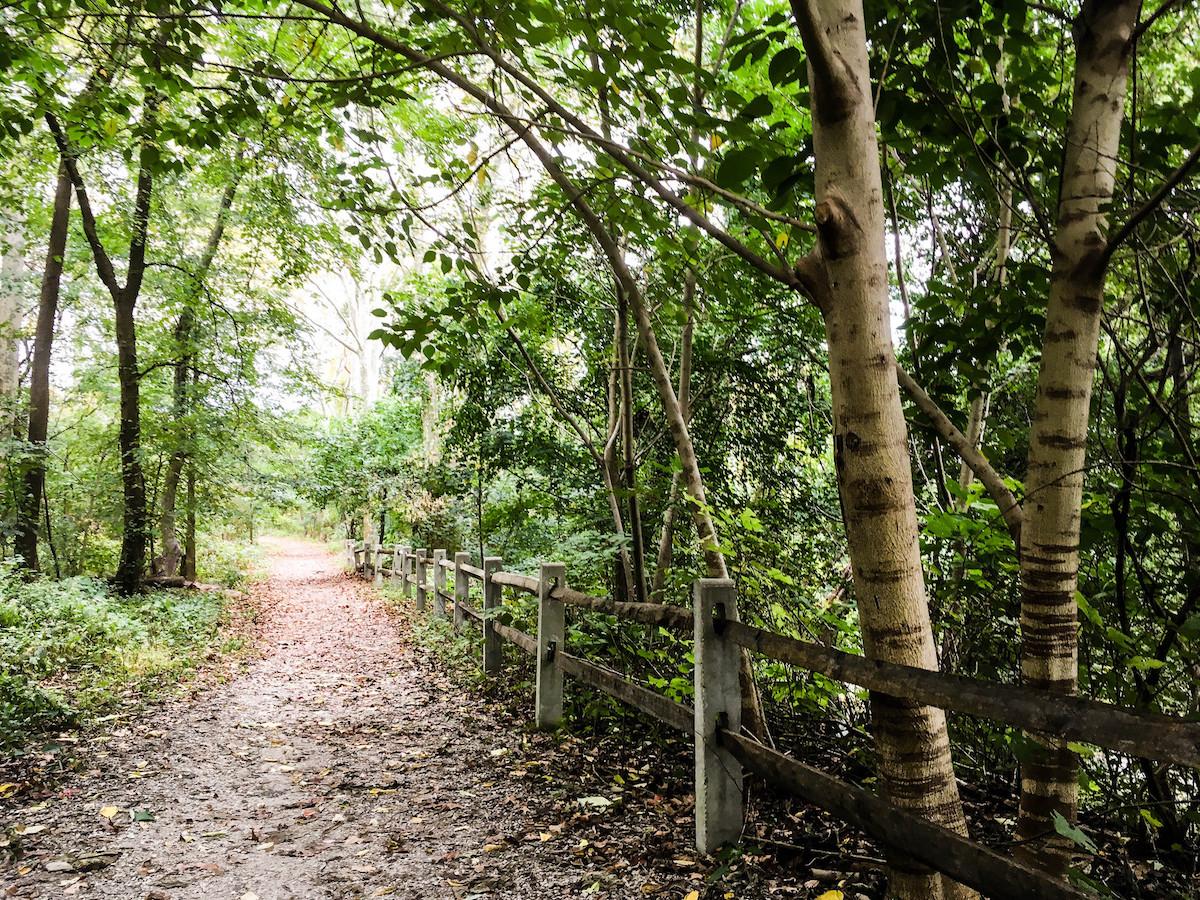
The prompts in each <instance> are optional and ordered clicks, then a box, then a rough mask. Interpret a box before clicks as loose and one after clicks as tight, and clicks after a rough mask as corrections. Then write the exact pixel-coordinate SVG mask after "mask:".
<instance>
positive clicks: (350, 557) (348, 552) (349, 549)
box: [344, 538, 354, 572]
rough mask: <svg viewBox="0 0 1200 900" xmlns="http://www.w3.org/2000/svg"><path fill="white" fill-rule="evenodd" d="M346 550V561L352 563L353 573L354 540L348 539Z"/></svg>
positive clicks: (352, 569)
mask: <svg viewBox="0 0 1200 900" xmlns="http://www.w3.org/2000/svg"><path fill="white" fill-rule="evenodd" d="M344 549H345V550H346V559H347V561H348V562H349V563H350V571H351V572H353V571H354V540H353V539H352V538H346V543H345V548H344Z"/></svg>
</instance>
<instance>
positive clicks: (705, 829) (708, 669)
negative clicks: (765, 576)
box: [692, 578, 743, 853]
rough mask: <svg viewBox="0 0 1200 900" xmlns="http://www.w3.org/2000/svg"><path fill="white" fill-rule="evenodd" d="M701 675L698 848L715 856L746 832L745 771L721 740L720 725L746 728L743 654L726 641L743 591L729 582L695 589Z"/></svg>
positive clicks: (708, 582) (707, 581)
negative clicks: (725, 628) (725, 629)
mask: <svg viewBox="0 0 1200 900" xmlns="http://www.w3.org/2000/svg"><path fill="white" fill-rule="evenodd" d="M692 610H693V615H694V617H695V625H694V628H695V635H694V637H695V661H696V662H695V674H696V707H695V708H696V726H695V732H696V733H695V739H696V849H697V850H699V851H700V852H701V853H712V852H713V851H714V850H716V849H717V848H718V847H720V846H722V845H723V844H728V843H732V842H734V841H736V840H738V838H739V837H740V836H741V833H742V816H743V812H742V766H741V763H739V762H738V761H737V759H735V758H734V756H733V754H731V753H730V752H729V751H728V750H727V749H725V748H723V747H721V746H720V744H719V743H718V739H717V728H718V726H719V727H721V728H724V729H726V730H728V731H730V732H734V733H736V732H737V731H738V729H739V728H740V727H741V718H742V697H741V690H740V688H739V684H738V667H739V666H738V664H739V656H740V652H741V651H740V649H739V648H738V645H737V644H735V643H734V642H733V641H730V640H727V639H726V638H724V637H722V636H721V633H720V627H721V622H722V621H724V620H728V621H737V590H736V588H735V587H734V584H733V582H732V581H731V580H729V579H728V578H701V579H699V580H697V581H696V582H695V584H694V586H693V589H692Z"/></svg>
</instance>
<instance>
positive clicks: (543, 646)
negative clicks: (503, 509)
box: [346, 540, 1200, 900]
mask: <svg viewBox="0 0 1200 900" xmlns="http://www.w3.org/2000/svg"><path fill="white" fill-rule="evenodd" d="M346 562H347V564H348V565H349V566H350V567H351V568H352V569H353V570H354V571H356V572H360V573H362V574H364V575H365V576H366V577H372V578H373V579H374V581H375V584H377V585H382V584H383V582H384V579H385V578H386V579H388V580H390V581H393V582H399V584H400V585H401V586H402V589H403V593H404V596H405V597H408V598H412V597H413V591H414V590H415V594H416V596H415V604H416V609H417V610H418V611H420V612H424V611H426V610H427V608H428V607H429V601H430V599H432V601H433V613H434V614H435V615H437V616H439V617H443V618H445V617H448V616H452V617H453V622H454V627H455V628H456V629H462V627H463V625H464V623H465V622H466V620H467V619H472V620H475V621H477V622H478V623H480V625H481V626H482V631H483V649H482V664H483V671H484V672H485V673H488V674H497V673H499V671H500V668H501V660H502V653H501V650H502V643H501V642H502V641H508V642H509V643H511V644H513V645H515V646H516V647H518V648H520V649H521V650H522V651H524V652H525V653H528V654H529V655H530V656H532V657H533V658H534V661H535V666H536V675H537V677H536V683H535V684H536V686H535V696H534V718H535V722H536V725H537V727H539V728H545V729H551V728H556V727H558V726H559V724H560V722H561V720H562V714H563V679H564V676H568V675H569V676H570V677H571V678H574V679H576V680H578V681H582V682H584V683H586V684H588V685H591V686H592V687H594V688H597V689H598V690H600V691H603V692H604V693H606V694H609V695H611V696H613V697H615V698H616V699H618V700H620V701H622V702H624V703H627V704H629V705H630V706H633V707H635V708H636V709H638V710H640V711H641V712H642V713H644V714H646V715H648V716H649V717H650V718H652V719H655V720H657V721H659V722H662V723H665V724H666V725H669V726H671V727H673V728H676V729H678V730H679V731H682V732H684V733H685V734H690V735H691V736H692V738H693V740H694V742H695V761H696V769H695V772H696V776H695V777H696V780H695V797H696V804H695V816H696V847H697V849H698V850H700V851H701V852H702V853H711V852H712V851H714V850H716V849H717V848H719V847H721V846H722V845H725V844H730V843H735V842H737V841H738V840H739V839H740V838H741V834H742V830H743V827H744V809H743V791H742V781H743V775H744V772H752V773H754V774H755V775H757V776H759V777H761V778H763V779H764V780H765V781H766V782H767V783H768V784H770V785H771V786H773V787H775V788H778V789H782V790H785V791H788V792H790V793H793V794H795V795H797V796H799V797H801V798H803V799H805V800H807V801H808V802H810V803H812V804H814V805H815V806H818V807H820V808H821V809H823V810H825V811H826V812H829V813H831V814H832V815H834V816H836V817H838V818H840V819H842V820H843V821H845V822H847V823H849V824H851V825H853V826H855V827H857V828H858V829H860V830H861V831H863V832H864V833H865V834H867V835H868V836H869V837H871V838H873V839H874V840H876V841H878V842H879V843H880V844H881V845H882V846H884V847H886V848H888V850H889V851H891V852H893V853H896V854H900V855H903V856H906V857H908V858H910V859H912V860H915V861H916V862H918V863H921V864H924V865H926V866H928V867H929V868H931V869H933V870H936V871H938V872H942V873H945V874H946V875H949V876H950V877H951V878H953V879H955V880H956V881H959V882H961V883H963V884H966V885H968V886H970V887H973V888H975V889H976V890H978V891H980V892H981V893H982V894H984V895H985V896H988V897H996V898H1003V900H1031V898H1084V897H1086V896H1088V895H1087V894H1085V893H1083V892H1082V891H1081V890H1079V889H1078V888H1076V887H1074V886H1073V885H1071V884H1069V883H1068V882H1066V881H1063V880H1060V879H1057V878H1053V877H1051V876H1050V875H1047V874H1046V873H1044V872H1042V871H1039V870H1038V869H1035V868H1032V867H1030V866H1028V865H1025V864H1024V863H1021V862H1018V861H1017V860H1015V859H1012V858H1011V857H1009V856H1006V855H1004V854H1002V853H999V852H997V851H995V850H992V849H990V848H988V847H986V846H984V845H983V844H980V843H978V842H976V841H972V840H970V839H969V838H966V837H963V836H961V835H959V834H957V833H955V832H953V831H950V830H949V829H946V828H943V827H941V826H939V825H935V824H934V823H932V822H929V821H928V820H926V819H924V818H922V817H920V816H918V815H916V814H914V813H912V812H909V811H908V810H905V809H903V808H901V807H899V806H896V805H895V804H893V803H890V802H889V801H888V800H886V799H884V798H883V797H880V796H877V795H876V794H874V793H872V792H870V791H867V790H864V789H863V788H860V787H858V786H856V785H853V784H850V783H848V782H845V781H842V780H841V779H838V778H836V777H834V776H832V775H829V774H828V773H825V772H822V771H821V770H820V769H817V768H814V767H812V766H810V765H807V764H805V763H802V762H800V761H798V760H796V759H793V758H791V757H789V756H787V755H786V754H783V753H780V752H778V751H777V750H775V749H772V748H770V747H767V746H765V745H764V744H761V743H759V742H758V741H756V740H754V739H753V738H751V737H749V736H747V735H746V734H744V733H742V730H741V727H740V719H741V691H740V688H739V684H738V670H739V659H740V655H741V653H742V650H743V648H745V649H749V650H751V651H753V652H755V653H759V654H761V655H763V656H767V657H769V658H771V659H774V660H778V661H781V662H785V663H789V664H792V665H795V666H798V667H800V668H803V669H807V670H809V671H811V672H819V673H821V674H822V675H825V676H827V677H829V678H832V679H835V680H837V681H842V682H845V683H848V684H853V685H857V686H858V687H862V688H866V689H867V690H870V691H874V692H877V693H881V694H886V695H888V696H891V697H897V698H900V699H905V700H912V701H915V702H918V703H922V704H927V705H930V706H937V707H940V708H941V709H945V710H953V711H956V712H960V713H964V714H967V715H971V716H979V717H982V718H987V719H992V720H995V721H998V722H1004V723H1006V724H1008V725H1011V726H1013V727H1016V728H1021V729H1024V730H1026V731H1030V732H1034V733H1037V734H1043V735H1050V736H1055V737H1060V738H1065V739H1069V740H1073V741H1079V742H1083V743H1088V744H1094V745H1097V746H1100V747H1105V748H1108V749H1111V750H1116V751H1119V752H1122V753H1126V754H1129V755H1132V756H1138V757H1143V758H1146V759H1152V760H1159V761H1162V762H1169V763H1178V764H1181V765H1185V766H1191V767H1194V768H1200V721H1193V720H1188V719H1180V718H1175V717H1170V716H1163V715H1159V714H1156V713H1152V712H1146V711H1143V710H1136V709H1128V708H1124V707H1117V706H1112V705H1110V704H1106V703H1100V702H1097V701H1094V700H1088V699H1085V698H1083V697H1067V696H1063V695H1061V694H1052V693H1049V692H1046V691H1041V690H1036V689H1033V688H1027V687H1023V686H1019V685H1007V684H1000V683H996V682H989V681H981V680H977V679H971V678H963V677H960V676H956V675H947V674H943V673H941V672H936V671H930V670H926V669H918V668H913V667H909V666H902V665H897V664H895V663H888V662H883V661H880V660H873V659H866V658H864V657H862V656H857V655H855V654H852V653H845V652H842V651H840V650H835V649H833V648H831V647H826V646H823V645H821V644H814V643H809V642H806V641H801V640H797V639H795V638H791V637H787V636H785V635H781V634H776V633H774V632H770V631H765V630H763V629H761V628H755V627H752V626H750V625H748V624H746V623H743V622H741V621H740V620H739V618H738V607H737V591H736V588H735V585H734V583H733V582H732V581H730V580H728V579H715V578H701V579H699V580H697V581H696V582H695V584H694V585H693V589H692V605H691V608H687V607H683V606H677V605H672V604H658V603H630V602H622V601H616V600H612V599H610V598H607V597H595V596H591V595H588V594H584V593H581V592H580V591H577V590H574V589H572V588H569V587H568V586H567V583H566V568H565V566H564V565H562V564H561V563H542V564H541V566H540V568H539V571H538V575H537V577H533V576H529V575H519V574H516V573H514V572H505V571H504V570H503V565H502V560H501V559H500V558H499V557H487V558H485V559H484V560H483V565H482V566H475V565H472V563H471V555H470V554H469V553H455V554H454V556H453V558H450V557H448V556H447V553H446V551H445V550H434V551H432V553H430V552H429V551H427V550H425V549H421V548H418V549H416V550H414V549H413V548H411V547H404V546H399V545H396V546H393V547H391V548H385V547H383V546H382V545H379V544H376V545H374V546H371V547H367V546H359V545H356V544H355V542H354V541H349V540H348V541H346ZM387 562H391V565H390V566H389V565H387ZM430 573H432V579H430ZM448 579H449V580H451V581H452V584H453V588H452V589H447V583H448ZM475 582H478V583H479V585H480V587H481V595H482V605H481V607H479V608H477V607H475V606H472V605H471V603H470V599H471V588H472V585H473V583H475ZM504 588H509V589H510V590H514V591H519V592H523V593H526V594H531V595H533V596H535V597H536V598H537V601H538V629H537V634H536V635H531V634H526V633H525V632H523V631H520V630H518V629H516V628H513V627H511V626H509V625H505V624H504V623H502V622H500V621H498V620H497V619H496V611H498V610H499V608H500V607H501V606H502V603H503V596H502V594H503V589H504ZM568 606H576V607H582V608H585V609H591V610H594V611H597V612H602V613H607V614H609V615H613V616H616V617H617V618H619V619H628V620H631V621H634V622H640V623H642V624H645V625H654V626H660V627H663V628H666V629H669V630H671V631H675V632H680V633H683V634H685V635H690V636H691V637H692V640H693V641H694V658H695V695H694V701H695V705H694V706H691V707H689V706H686V705H684V704H682V703H678V702H676V701H674V700H671V699H670V698H668V697H665V696H663V695H662V694H659V693H657V692H655V691H652V690H650V689H649V688H647V687H644V686H643V685H641V684H638V683H636V682H634V681H631V680H629V679H628V678H627V677H625V676H624V675H622V674H620V673H618V672H614V671H612V670H610V669H607V668H605V667H603V666H599V665H596V664H595V663H592V662H589V661H587V660H585V659H582V658H580V657H577V656H573V655H571V654H569V653H567V652H566V651H565V649H564V648H565V647H566V607H568Z"/></svg>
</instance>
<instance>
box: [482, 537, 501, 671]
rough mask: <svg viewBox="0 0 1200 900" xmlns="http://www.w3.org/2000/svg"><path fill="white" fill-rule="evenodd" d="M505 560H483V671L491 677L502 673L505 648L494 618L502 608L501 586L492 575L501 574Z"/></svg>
mask: <svg viewBox="0 0 1200 900" xmlns="http://www.w3.org/2000/svg"><path fill="white" fill-rule="evenodd" d="M502 565H504V560H502V559H501V558H500V557H498V556H488V557H485V558H484V560H483V671H484V672H486V673H488V674H489V675H491V674H495V673H496V672H499V671H500V662H501V660H502V659H503V655H502V654H503V649H504V648H503V647H502V646H501V645H500V635H499V634H497V633H496V629H495V627H494V626H495V621H494V619H493V618H492V617H493V616H495V614H496V610H498V609H499V608H500V602H501V601H500V591H501V586H500V585H498V584H495V583H493V582H492V573H493V572H499V571H500V567H501V566H502Z"/></svg>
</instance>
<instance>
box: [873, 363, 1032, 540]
mask: <svg viewBox="0 0 1200 900" xmlns="http://www.w3.org/2000/svg"><path fill="white" fill-rule="evenodd" d="M896 378H897V380H898V381H899V382H900V386H901V387H902V388H904V390H905V391H906V392H907V393H908V395H909V396H910V397H912V399H913V402H914V403H916V404H917V408H918V409H920V410H921V412H923V413H924V414H925V415H926V417H927V418H928V419H929V422H930V424H932V425H933V427H934V430H935V431H937V433H938V434H940V435H941V436H942V437H943V438H944V439H945V441H946V443H948V444H949V445H950V446H951V447H953V448H954V449H955V451H957V453H958V455H959V456H960V457H961V458H962V461H963V462H965V463H966V464H967V465H968V466H970V467H971V471H973V472H974V473H975V475H976V476H977V477H978V478H979V481H980V482H981V483H982V484H983V486H984V487H985V488H986V489H987V492H988V494H990V495H991V497H992V499H993V500H995V501H996V506H997V507H999V509H1000V515H1002V516H1003V517H1004V522H1005V524H1006V525H1008V532H1009V534H1011V535H1012V538H1013V541H1014V542H1015V543H1016V544H1017V546H1018V547H1019V546H1020V545H1021V523H1022V522H1023V521H1024V518H1025V511H1024V510H1023V509H1022V508H1021V504H1020V503H1019V502H1018V501H1017V498H1016V497H1015V496H1014V495H1013V492H1012V491H1010V490H1009V489H1008V485H1006V484H1005V483H1004V479H1003V478H1001V477H1000V473H999V472H997V471H996V470H995V469H994V468H992V464H991V463H989V462H988V461H987V457H985V456H984V455H983V454H982V453H980V452H979V450H978V449H977V448H975V447H973V446H972V445H971V442H970V441H969V440H967V437H966V435H964V434H963V433H962V432H961V431H959V430H958V429H957V428H956V427H955V426H954V423H953V422H951V421H950V419H949V417H947V415H946V414H945V413H944V412H942V410H941V407H939V406H938V405H937V403H935V402H934V400H933V398H932V397H930V396H929V394H927V393H925V389H924V388H922V387H921V386H920V385H919V384H917V382H916V381H915V380H914V379H913V377H912V376H911V375H909V374H908V373H907V372H906V371H904V369H903V368H902V367H901V366H899V365H897V366H896Z"/></svg>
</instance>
